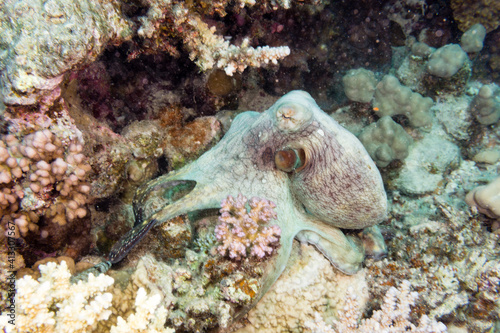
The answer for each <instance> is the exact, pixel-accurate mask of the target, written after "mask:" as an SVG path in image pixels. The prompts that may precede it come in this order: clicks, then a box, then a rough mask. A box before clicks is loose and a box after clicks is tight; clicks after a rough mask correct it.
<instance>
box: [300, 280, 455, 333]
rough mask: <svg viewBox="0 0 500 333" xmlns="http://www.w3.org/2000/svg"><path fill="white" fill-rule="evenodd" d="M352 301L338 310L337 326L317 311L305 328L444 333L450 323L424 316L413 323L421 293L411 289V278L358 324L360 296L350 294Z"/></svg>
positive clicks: (318, 332) (316, 332)
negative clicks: (413, 311)
mask: <svg viewBox="0 0 500 333" xmlns="http://www.w3.org/2000/svg"><path fill="white" fill-rule="evenodd" d="M347 297H348V301H347V302H346V305H345V307H344V309H343V310H341V311H339V313H338V320H336V321H334V323H333V328H332V327H330V326H327V325H326V324H325V323H324V321H323V319H322V318H321V316H320V315H319V314H316V317H315V320H314V321H308V322H306V323H305V327H306V328H307V329H309V330H310V331H311V332H313V333H356V332H357V333H370V332H385V333H399V332H417V333H441V332H446V331H447V329H446V326H445V325H444V324H443V323H441V322H437V321H435V320H433V319H430V318H429V317H428V316H426V315H423V316H422V317H420V320H419V324H418V326H416V325H414V324H413V323H412V322H410V314H411V306H412V305H414V304H415V300H416V299H417V297H418V293H417V292H412V291H411V284H410V282H409V281H406V280H405V281H403V282H402V283H401V286H400V287H399V289H398V288H395V287H391V288H390V289H389V290H388V291H387V293H386V295H385V297H384V301H383V304H382V306H381V308H380V310H377V311H375V312H374V313H373V315H372V317H371V318H368V319H364V320H362V321H361V323H360V324H358V320H359V318H360V317H361V313H360V310H359V306H358V302H357V300H356V295H354V294H353V293H348V296H347Z"/></svg>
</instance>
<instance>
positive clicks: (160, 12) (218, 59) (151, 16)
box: [138, 0, 290, 76]
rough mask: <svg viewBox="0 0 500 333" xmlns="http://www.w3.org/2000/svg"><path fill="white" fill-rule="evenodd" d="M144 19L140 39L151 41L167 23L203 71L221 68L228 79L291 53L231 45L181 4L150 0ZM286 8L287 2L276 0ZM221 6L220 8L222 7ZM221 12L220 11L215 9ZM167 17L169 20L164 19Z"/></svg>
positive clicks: (283, 49)
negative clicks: (249, 68)
mask: <svg viewBox="0 0 500 333" xmlns="http://www.w3.org/2000/svg"><path fill="white" fill-rule="evenodd" d="M149 2H150V5H151V7H150V9H149V10H148V13H147V16H146V17H142V18H141V21H142V26H141V28H140V29H139V31H138V34H139V36H142V37H145V38H154V35H155V34H156V33H157V28H158V26H159V25H160V24H161V23H160V22H166V21H168V22H170V23H171V24H172V25H173V27H172V28H173V31H174V32H175V33H176V34H178V35H179V37H181V39H182V42H183V43H184V45H185V48H186V50H187V51H188V52H189V57H190V59H191V60H192V61H194V62H195V63H196V65H198V67H199V68H200V69H201V70H202V71H206V70H209V69H212V68H214V67H217V68H221V69H223V70H224V71H225V72H226V74H227V75H229V76H231V75H233V74H234V73H235V72H237V71H238V72H243V70H245V68H247V67H248V66H252V67H261V66H264V65H267V64H269V63H272V64H277V63H278V60H279V59H282V58H284V57H286V56H288V55H289V54H290V48H289V47H288V46H278V47H269V46H264V47H256V48H254V47H252V46H250V45H249V40H248V39H245V40H244V41H243V42H242V44H241V45H240V46H236V45H232V44H230V43H229V41H227V40H226V39H224V37H223V36H221V35H218V34H216V28H215V27H209V26H208V24H207V23H205V22H204V21H203V20H202V19H201V16H200V15H199V14H197V13H196V12H195V11H193V10H190V9H189V8H188V5H186V4H185V3H184V2H177V3H174V2H173V1H163V2H157V1H152V0H150V1H149ZM279 2H280V4H281V5H282V6H283V7H285V8H288V7H289V2H288V1H279ZM240 4H241V5H245V4H246V5H252V4H253V2H252V1H245V2H241V3H240ZM222 7H223V6H222ZM218 10H219V11H221V10H222V11H223V8H218ZM167 18H168V20H167Z"/></svg>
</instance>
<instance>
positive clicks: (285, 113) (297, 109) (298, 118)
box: [276, 103, 312, 132]
mask: <svg viewBox="0 0 500 333" xmlns="http://www.w3.org/2000/svg"><path fill="white" fill-rule="evenodd" d="M311 117H312V112H311V110H309V109H307V108H306V107H304V106H303V105H301V104H298V103H285V104H283V105H281V106H280V107H278V109H277V110H276V121H277V126H278V128H279V129H281V130H283V131H291V132H295V131H297V130H299V129H300V128H301V127H302V125H304V124H305V123H307V122H308V121H309V119H311Z"/></svg>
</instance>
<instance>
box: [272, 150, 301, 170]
mask: <svg viewBox="0 0 500 333" xmlns="http://www.w3.org/2000/svg"><path fill="white" fill-rule="evenodd" d="M274 163H275V164H276V167H277V168H278V169H279V170H281V171H284V172H292V171H300V170H302V169H303V168H304V166H305V165H306V153H305V151H304V149H302V148H298V149H295V148H286V149H284V150H279V151H277V152H276V154H275V155H274Z"/></svg>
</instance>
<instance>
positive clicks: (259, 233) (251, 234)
mask: <svg viewBox="0 0 500 333" xmlns="http://www.w3.org/2000/svg"><path fill="white" fill-rule="evenodd" d="M246 203H247V198H245V197H244V196H243V195H242V194H241V193H240V194H238V197H237V198H236V199H235V198H233V197H232V196H228V197H227V198H226V199H224V200H223V201H222V203H221V209H220V212H221V216H220V217H219V222H220V224H219V225H217V226H216V227H215V237H216V238H217V240H219V241H220V242H222V245H219V246H218V247H217V251H218V252H219V253H220V254H221V255H226V253H228V255H229V257H230V258H233V259H236V260H241V259H242V257H246V256H247V253H248V252H250V256H252V257H254V256H255V257H258V258H263V257H264V256H265V255H266V254H271V253H272V252H273V246H276V245H277V243H278V240H279V236H280V234H281V229H280V227H278V226H277V225H272V226H265V225H266V224H267V223H268V222H269V221H270V220H271V219H276V212H275V211H274V210H273V208H275V207H276V205H275V204H274V203H273V202H271V201H268V200H265V199H259V198H256V197H253V198H251V199H250V200H248V205H249V206H250V212H247V208H246V207H245V205H246Z"/></svg>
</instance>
